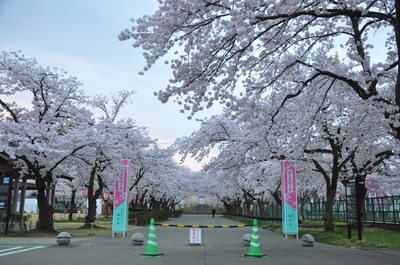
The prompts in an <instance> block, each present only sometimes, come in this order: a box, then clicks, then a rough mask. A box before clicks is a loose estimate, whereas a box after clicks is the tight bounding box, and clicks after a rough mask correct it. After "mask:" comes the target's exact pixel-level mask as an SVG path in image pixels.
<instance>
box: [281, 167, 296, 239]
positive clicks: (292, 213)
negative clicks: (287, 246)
mask: <svg viewBox="0 0 400 265" xmlns="http://www.w3.org/2000/svg"><path fill="white" fill-rule="evenodd" d="M281 190H282V232H283V235H284V237H285V238H287V235H295V236H296V238H298V233H299V232H298V231H299V228H298V218H297V185H296V167H295V165H294V162H292V161H282V165H281Z"/></svg>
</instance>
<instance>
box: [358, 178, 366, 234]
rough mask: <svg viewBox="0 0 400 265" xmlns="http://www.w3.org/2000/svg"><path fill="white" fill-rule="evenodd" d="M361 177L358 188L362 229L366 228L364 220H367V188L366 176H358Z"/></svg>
mask: <svg viewBox="0 0 400 265" xmlns="http://www.w3.org/2000/svg"><path fill="white" fill-rule="evenodd" d="M357 177H359V178H360V179H359V182H360V183H359V184H358V190H357V192H358V193H357V199H358V202H359V209H358V210H359V211H360V212H359V215H360V219H361V230H364V220H365V195H366V193H367V189H366V188H365V177H362V176H357Z"/></svg>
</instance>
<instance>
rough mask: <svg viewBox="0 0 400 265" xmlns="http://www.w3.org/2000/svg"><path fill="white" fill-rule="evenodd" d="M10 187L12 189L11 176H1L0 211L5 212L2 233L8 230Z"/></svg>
mask: <svg viewBox="0 0 400 265" xmlns="http://www.w3.org/2000/svg"><path fill="white" fill-rule="evenodd" d="M11 189H12V177H11V176H1V177H0V213H1V212H7V217H6V227H5V230H4V234H5V235H7V232H8V222H9V220H10V212H11ZM0 216H1V214H0Z"/></svg>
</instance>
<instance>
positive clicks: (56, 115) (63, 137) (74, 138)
mask: <svg viewBox="0 0 400 265" xmlns="http://www.w3.org/2000/svg"><path fill="white" fill-rule="evenodd" d="M80 86H81V84H80V82H78V81H77V80H76V78H74V77H66V73H65V72H64V71H60V70H58V69H56V68H53V69H50V68H43V67H41V66H39V65H38V63H37V62H36V60H35V59H27V58H25V57H24V56H23V55H21V53H19V52H12V53H6V52H2V53H1V56H0V94H1V95H2V96H1V98H0V112H1V117H0V118H1V122H0V134H1V138H0V152H4V153H6V154H7V155H9V156H10V157H11V158H12V159H14V163H15V166H16V168H17V169H19V170H20V172H19V173H20V174H21V175H22V176H23V175H30V176H33V177H34V179H35V182H36V187H37V192H38V195H37V199H38V206H39V229H40V230H46V231H53V212H54V209H53V207H52V206H51V205H50V204H49V201H48V197H47V196H46V193H45V191H46V182H48V183H52V182H53V181H54V178H56V177H57V176H58V175H60V174H61V173H62V172H61V171H60V165H61V164H63V163H65V162H66V160H67V159H68V158H69V157H71V156H74V155H76V154H77V153H78V152H79V151H80V150H82V149H84V148H86V147H88V146H90V145H91V144H92V143H93V141H92V140H90V141H88V140H89V139H91V137H90V136H91V131H89V130H87V127H88V126H89V125H90V124H93V123H94V120H93V119H92V113H91V112H90V111H89V110H87V109H86V108H85V107H84V106H83V103H84V102H85V100H84V99H85V97H84V94H83V92H82V90H81V89H80ZM13 96H18V97H21V98H28V100H27V101H26V102H22V101H21V102H18V103H17V102H13V101H11V100H12V99H11V98H12V97H13ZM29 97H30V98H29Z"/></svg>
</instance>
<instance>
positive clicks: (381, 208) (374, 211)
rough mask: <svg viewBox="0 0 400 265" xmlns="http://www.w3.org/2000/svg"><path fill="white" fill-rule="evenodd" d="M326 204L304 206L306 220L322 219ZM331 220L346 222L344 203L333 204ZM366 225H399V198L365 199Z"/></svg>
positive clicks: (321, 202)
mask: <svg viewBox="0 0 400 265" xmlns="http://www.w3.org/2000/svg"><path fill="white" fill-rule="evenodd" d="M325 205H326V202H324V201H319V202H313V203H309V204H307V206H306V210H305V215H306V218H307V219H311V220H319V219H322V218H323V217H324V214H325ZM333 220H335V221H347V210H346V201H345V200H339V201H335V202H334V204H333ZM364 222H367V223H384V224H400V196H388V197H376V198H367V199H365V220H364Z"/></svg>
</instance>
